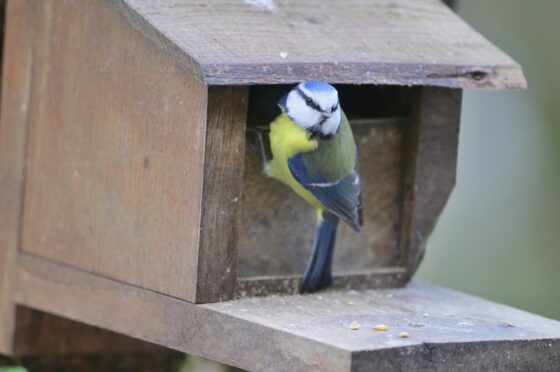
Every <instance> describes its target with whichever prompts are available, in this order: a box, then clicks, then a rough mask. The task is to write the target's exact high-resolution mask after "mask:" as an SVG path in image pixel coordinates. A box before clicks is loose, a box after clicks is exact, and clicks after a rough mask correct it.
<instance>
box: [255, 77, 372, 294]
mask: <svg viewBox="0 0 560 372" xmlns="http://www.w3.org/2000/svg"><path fill="white" fill-rule="evenodd" d="M278 106H279V107H280V110H281V113H280V114H279V115H278V116H277V117H276V118H275V119H274V120H273V121H272V122H271V123H270V125H269V142H270V152H271V153H272V158H271V159H270V160H269V161H267V160H265V165H264V173H265V174H266V175H267V176H269V177H272V178H275V179H276V180H278V181H280V182H282V183H284V184H285V185H287V186H288V187H290V188H291V189H292V190H293V191H294V192H295V193H296V194H298V195H299V196H300V197H301V198H303V199H304V200H305V201H307V202H308V203H309V204H311V206H313V207H314V208H315V209H316V212H317V225H316V230H315V237H314V240H313V247H312V250H311V256H310V258H309V260H308V263H307V267H306V270H305V274H304V276H303V280H302V281H301V283H300V286H299V291H300V293H313V292H316V291H319V290H321V289H324V288H326V287H329V286H331V285H332V282H333V279H332V261H333V253H334V248H335V241H336V233H337V229H338V225H339V222H340V220H342V221H344V222H345V223H347V224H348V225H350V226H351V227H352V228H353V229H354V230H355V231H357V232H359V231H360V229H361V227H362V225H363V218H362V202H361V184H360V172H359V161H358V150H357V146H356V143H355V140H354V135H353V133H352V129H351V127H350V124H349V122H348V118H347V117H346V115H345V114H344V112H343V111H342V108H341V107H340V104H339V97H338V91H337V90H336V88H334V87H333V86H332V85H330V84H328V83H325V82H321V81H304V82H301V83H299V84H298V85H297V86H295V87H294V88H293V89H291V90H290V91H289V93H288V94H286V95H285V96H284V97H282V98H281V99H280V101H279V102H278ZM261 144H262V141H261ZM263 153H264V151H263Z"/></svg>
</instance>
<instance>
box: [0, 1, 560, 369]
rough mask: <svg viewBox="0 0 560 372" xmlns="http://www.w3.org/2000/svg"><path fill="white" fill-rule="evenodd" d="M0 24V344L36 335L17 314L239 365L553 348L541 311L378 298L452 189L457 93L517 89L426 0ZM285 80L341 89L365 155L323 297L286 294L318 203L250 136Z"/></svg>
mask: <svg viewBox="0 0 560 372" xmlns="http://www.w3.org/2000/svg"><path fill="white" fill-rule="evenodd" d="M5 19H6V24H5V34H4V50H3V54H4V64H3V71H2V106H1V108H2V109H1V117H0V122H1V125H0V207H1V208H0V209H1V210H2V214H1V215H0V245H1V247H0V248H1V249H0V268H1V271H0V352H4V353H14V352H16V353H17V352H18V350H20V351H21V350H25V352H30V351H32V349H33V346H32V344H27V345H26V344H25V340H28V338H25V337H23V338H22V337H20V338H19V339H18V334H19V335H22V334H24V335H29V334H30V331H29V329H27V330H26V329H25V324H28V323H29V324H31V323H33V324H35V325H36V324H37V322H26V323H25V324H23V325H21V324H20V325H18V324H16V319H17V317H16V313H17V312H21V311H22V308H18V306H21V307H30V308H33V309H37V310H40V311H43V312H48V313H51V314H54V315H57V316H61V317H65V318H68V319H72V320H75V321H77V322H81V323H85V324H89V325H93V326H96V327H100V328H103V329H105V330H110V331H115V332H118V333H122V334H124V335H127V336H131V337H133V338H137V339H140V340H144V341H149V342H153V343H156V344H159V345H162V346H165V347H168V348H174V349H177V350H181V351H184V352H188V353H194V354H199V355H204V356H207V357H210V358H212V359H216V360H219V361H222V362H225V363H228V364H233V365H237V366H240V367H243V368H248V369H267V370H268V369H272V370H274V369H278V370H285V369H290V368H291V367H294V368H293V369H297V370H311V369H323V370H337V371H340V370H369V369H371V368H377V367H379V368H381V369H382V368H388V367H387V366H388V365H387V364H384V363H389V361H388V359H387V358H386V357H387V356H388V355H392V356H395V359H394V360H395V363H396V364H395V366H404V367H406V366H408V365H412V364H408V363H413V362H412V361H413V360H416V359H417V365H418V366H419V367H422V368H424V369H430V366H442V367H441V368H442V369H445V370H453V369H452V368H444V367H443V366H447V365H446V364H445V363H446V361H450V360H452V361H453V363H455V364H454V365H455V366H456V369H459V366H460V365H463V364H461V363H467V362H470V361H473V363H478V364H476V365H481V366H486V365H490V364H481V363H486V362H488V363H491V362H492V360H493V361H495V362H496V363H514V362H515V363H517V362H518V363H520V364H519V365H522V366H541V365H540V364H538V363H540V361H537V360H533V359H531V358H530V357H529V356H528V353H525V354H523V353H520V354H519V355H518V354H517V353H516V354H515V355H516V356H515V357H514V358H512V359H507V355H509V354H507V352H506V351H505V350H506V346H508V345H509V346H511V347H512V348H514V349H515V350H517V349H516V348H521V347H522V346H523V347H525V346H526V347H528V348H529V349H530V350H532V352H533V355H542V356H543V357H547V358H549V360H550V361H552V362H551V363H557V360H558V359H557V356H558V353H559V351H558V350H559V348H558V342H557V341H556V340H557V339H558V337H559V336H560V332H559V331H558V325H557V323H556V322H554V321H549V320H545V319H542V318H538V317H536V316H532V315H529V314H525V313H522V312H518V311H516V310H512V309H509V308H506V307H502V306H499V305H493V304H490V303H488V302H484V301H481V300H478V299H473V298H471V297H468V296H464V295H461V294H457V293H454V292H450V291H446V290H443V289H438V288H434V287H429V286H425V285H421V284H413V285H411V286H409V287H408V288H404V289H395V288H398V287H403V286H405V285H406V284H407V283H408V282H409V281H410V279H411V278H412V276H413V274H414V272H415V270H416V268H417V266H418V264H419V263H420V261H421V258H422V255H423V252H424V245H425V242H426V239H427V237H428V236H429V234H430V233H431V231H432V230H433V228H434V226H435V223H436V221H437V218H438V216H439V214H440V212H441V210H442V208H443V207H444V206H445V203H446V201H447V198H448V197H449V195H450V193H451V191H452V189H453V186H454V184H455V168H456V161H457V146H458V133H459V119H460V108H461V94H462V89H466V88H493V89H504V88H524V87H525V85H526V83H525V80H524V77H523V74H522V71H521V68H520V66H519V65H518V64H517V63H515V62H514V61H513V60H512V59H511V58H509V57H508V56H507V55H506V54H504V53H503V52H501V51H500V50H499V49H497V48H496V47H494V46H493V45H492V44H491V43H489V42H488V41H487V40H485V39H484V38H483V37H482V36H481V35H479V34H478V33H476V32H475V31H473V30H472V29H471V28H470V27H469V26H468V25H466V24H465V23H464V22H463V21H462V20H461V19H460V18H459V17H457V16H456V15H455V14H454V13H453V12H452V11H450V10H449V9H448V8H447V7H446V6H444V5H443V4H442V3H440V2H439V1H435V0H416V1H404V0H403V1H386V0H368V1H366V0H355V1H351V2H344V3H342V2H338V1H317V0H310V1H302V2H289V1H257V0H255V1H241V0H239V1H222V0H216V1H186V0H185V1H183V0H180V1H173V2H168V1H147V0H145V1H144V0H98V1H88V2H83V1H77V0H74V1H65V2H60V1H57V0H43V1H35V0H22V1H14V0H8V2H7V5H6V17H5ZM303 80H321V81H326V82H329V83H331V84H333V85H335V87H336V88H337V89H338V91H339V94H340V101H341V106H342V107H343V109H344V110H345V112H346V113H347V115H348V118H349V120H350V123H351V125H352V126H353V131H354V133H355V136H356V142H357V145H358V147H359V156H360V161H361V164H362V166H361V172H362V175H361V177H362V184H363V203H364V211H365V216H364V217H365V218H364V219H365V221H364V229H363V231H362V233H360V234H356V233H354V232H352V231H351V230H350V229H346V228H342V229H341V230H340V235H339V240H338V245H337V250H336V256H335V257H334V271H335V272H334V274H335V278H334V289H335V290H338V291H334V292H326V293H324V294H321V296H322V298H323V300H320V299H319V298H318V297H316V296H299V295H297V294H296V292H297V287H298V283H299V281H300V279H301V275H302V273H303V270H304V267H303V265H304V264H305V261H306V259H307V256H308V254H309V251H308V250H309V247H310V244H311V239H312V231H313V222H312V221H313V218H310V216H311V217H312V214H313V211H312V209H311V208H308V207H307V206H305V205H304V204H303V203H302V202H301V201H300V200H299V199H297V196H295V195H293V193H292V192H290V191H289V190H288V189H287V188H285V187H284V186H283V185H281V184H279V183H278V182H275V181H273V180H271V179H267V178H266V177H264V176H263V174H262V163H261V159H260V157H259V152H258V149H257V148H256V147H255V138H254V136H253V135H252V133H253V132H252V130H251V129H254V127H260V126H262V125H267V124H268V123H269V122H270V120H271V119H272V118H273V117H274V116H275V115H277V114H278V111H275V110H277V107H276V103H277V100H278V99H279V97H280V96H282V94H284V93H285V92H286V91H287V90H288V89H290V87H291V84H293V83H297V82H300V81H303ZM381 288H392V289H390V290H388V291H379V292H378V291H375V290H378V289H381ZM275 295H281V296H275ZM256 296H260V298H256ZM350 301H351V302H353V303H354V305H352V306H351V305H348V303H349V302H350ZM478 305H480V306H481V307H480V310H476V311H475V310H474V308H475V306H478ZM315 307H317V309H321V310H320V311H319V310H316V309H315ZM18 309H19V310H18ZM496 309H498V311H500V312H502V317H501V322H502V323H500V322H499V321H498V320H497V319H496V318H495V314H496ZM422 312H427V313H428V314H430V315H429V316H428V317H426V320H425V321H423V320H422V319H420V318H422V315H421V314H422ZM28 314H30V313H28ZM31 314H33V313H31ZM419 314H420V315H419ZM449 314H451V315H449ZM30 316H33V315H30ZM40 321H44V322H49V318H48V317H47V318H44V319H41V320H40ZM352 321H357V322H358V323H360V325H361V327H360V329H359V330H354V331H353V330H350V329H349V326H350V323H351V322H352ZM376 322H383V323H386V324H387V325H388V326H389V327H390V328H389V330H388V331H387V332H382V333H377V332H376V331H373V330H371V329H370V328H371V326H372V325H373V324H374V323H376ZM461 322H464V324H463V323H461ZM524 322H531V323H532V324H533V325H534V326H533V325H531V326H529V325H527V324H524ZM416 323H418V324H420V323H425V327H419V328H418V329H416V328H415V329H411V328H410V327H413V328H414V325H412V324H416ZM506 323H507V324H506ZM509 325H511V327H510V326H509ZM52 327H54V326H53V325H51V328H52ZM51 328H49V329H51ZM397 330H398V331H406V332H408V333H409V335H410V337H409V338H408V339H401V338H398V333H396V332H397ZM85 332H87V335H88V337H89V336H90V335H92V334H93V333H92V332H93V331H92V330H91V329H89V330H87V331H85ZM75 335H76V332H74V337H75ZM107 337H108V336H107V335H106V334H104V335H103V336H102V339H103V340H106V339H107ZM14 340H19V342H15V343H14ZM544 340H547V341H544ZM109 344H110V342H109ZM431 345H438V346H437V348H436V349H433V350H432V349H431V347H432V346H431ZM509 346H508V347H509ZM489 353H491V354H492V358H493V359H492V358H490V357H488V358H490V359H488V360H486V361H483V360H480V358H481V357H483V356H488V355H490V354H489ZM504 358H505V359H504ZM554 358H556V359H554ZM506 359H507V360H506ZM399 363H400V364H399ZM473 365H474V364H473ZM500 365H501V364H500ZM503 365H513V364H503ZM556 365H558V364H556ZM404 367H403V368H404ZM438 368H439V367H438ZM454 368H455V367H454ZM481 368H482V367H481Z"/></svg>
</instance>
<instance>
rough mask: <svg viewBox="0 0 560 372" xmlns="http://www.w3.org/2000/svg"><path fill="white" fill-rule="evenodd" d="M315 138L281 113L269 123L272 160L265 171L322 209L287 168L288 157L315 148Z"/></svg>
mask: <svg viewBox="0 0 560 372" xmlns="http://www.w3.org/2000/svg"><path fill="white" fill-rule="evenodd" d="M317 146H318V143H317V141H316V140H313V139H309V134H308V133H307V132H306V131H305V129H303V128H301V127H299V126H298V125H297V124H295V123H294V122H293V121H292V120H291V119H290V118H288V117H287V116H286V115H284V114H282V115H280V116H278V117H277V118H276V119H275V120H274V121H273V122H272V123H271V124H270V149H271V151H272V160H271V161H270V162H268V164H267V167H266V169H265V173H266V174H267V175H268V176H270V177H274V178H276V179H277V180H279V181H281V182H283V183H284V184H286V185H288V186H289V187H291V188H292V189H293V190H294V191H295V192H296V193H297V194H298V195H299V196H301V197H302V198H303V199H305V200H306V201H307V202H309V203H311V204H312V205H313V206H314V207H316V208H318V209H322V208H323V207H322V204H321V202H320V201H319V200H317V198H315V197H314V196H313V194H311V193H310V192H309V191H307V190H306V189H305V188H304V187H303V186H301V184H300V183H299V182H298V181H296V179H295V178H294V177H293V176H292V173H291V172H290V169H289V168H288V159H289V158H291V157H292V156H294V155H297V154H300V153H302V152H308V151H313V150H315V149H317Z"/></svg>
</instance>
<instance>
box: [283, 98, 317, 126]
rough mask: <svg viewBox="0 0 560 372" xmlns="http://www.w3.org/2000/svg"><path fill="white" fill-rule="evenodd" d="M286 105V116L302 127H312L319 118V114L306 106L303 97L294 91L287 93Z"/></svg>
mask: <svg viewBox="0 0 560 372" xmlns="http://www.w3.org/2000/svg"><path fill="white" fill-rule="evenodd" d="M286 107H287V109H288V110H287V111H288V112H287V114H288V116H289V117H290V118H291V119H292V120H293V121H295V123H296V124H297V125H299V126H300V127H302V128H304V129H309V128H311V127H313V126H314V125H315V124H316V123H317V122H318V121H319V119H320V118H321V114H320V113H319V112H317V111H316V110H314V109H313V108H311V107H309V106H307V104H306V103H305V101H304V100H303V98H302V97H301V96H300V95H299V93H298V92H295V91H292V92H290V94H288V97H287V99H286Z"/></svg>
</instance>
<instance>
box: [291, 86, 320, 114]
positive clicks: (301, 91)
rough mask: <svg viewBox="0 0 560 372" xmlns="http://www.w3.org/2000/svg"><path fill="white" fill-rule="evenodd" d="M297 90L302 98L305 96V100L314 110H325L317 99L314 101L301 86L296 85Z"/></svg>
mask: <svg viewBox="0 0 560 372" xmlns="http://www.w3.org/2000/svg"><path fill="white" fill-rule="evenodd" d="M296 91H297V92H298V94H299V95H300V97H301V98H303V100H304V101H305V104H306V105H307V106H309V107H311V108H312V109H314V110H317V111H319V112H323V110H321V107H319V105H318V104H317V103H315V101H313V100H312V99H311V98H310V97H308V96H307V95H306V94H305V93H304V92H303V90H301V89H300V87H296Z"/></svg>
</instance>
